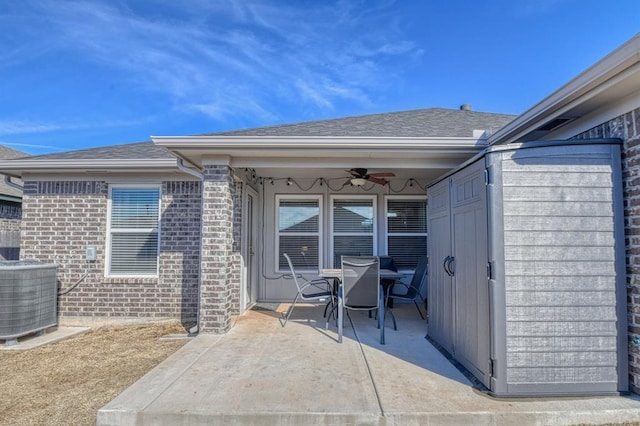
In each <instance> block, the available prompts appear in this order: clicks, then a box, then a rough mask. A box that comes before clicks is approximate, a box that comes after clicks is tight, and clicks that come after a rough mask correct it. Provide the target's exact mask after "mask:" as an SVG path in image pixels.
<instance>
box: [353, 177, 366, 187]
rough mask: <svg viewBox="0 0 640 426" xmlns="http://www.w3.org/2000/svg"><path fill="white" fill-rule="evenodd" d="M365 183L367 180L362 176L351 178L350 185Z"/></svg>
mask: <svg viewBox="0 0 640 426" xmlns="http://www.w3.org/2000/svg"><path fill="white" fill-rule="evenodd" d="M365 183H367V180H366V179H363V178H353V179H351V185H355V186H362V185H364V184H365Z"/></svg>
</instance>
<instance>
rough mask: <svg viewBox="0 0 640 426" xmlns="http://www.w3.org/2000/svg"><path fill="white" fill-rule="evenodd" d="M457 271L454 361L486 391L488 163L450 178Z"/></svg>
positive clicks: (487, 384) (488, 335)
mask: <svg viewBox="0 0 640 426" xmlns="http://www.w3.org/2000/svg"><path fill="white" fill-rule="evenodd" d="M451 229H452V234H451V239H452V243H453V251H452V253H453V257H454V264H453V268H451V269H453V271H454V278H453V283H454V295H453V296H454V297H453V300H454V324H455V326H454V327H455V332H454V351H453V354H454V357H455V358H456V359H457V360H458V361H460V362H461V363H462V364H463V365H464V366H465V367H466V368H467V369H468V370H469V371H470V372H471V373H472V374H473V375H474V376H476V378H478V379H479V380H480V381H482V382H483V383H484V384H485V385H486V386H487V387H488V386H489V385H490V383H489V378H490V377H489V357H490V339H491V336H490V328H489V285H488V277H487V260H488V248H487V203H486V186H485V183H484V162H483V161H478V162H476V163H474V164H472V165H470V166H469V167H467V168H465V169H463V170H461V171H460V172H458V173H456V174H455V175H453V176H452V178H451Z"/></svg>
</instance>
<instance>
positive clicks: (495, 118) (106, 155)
mask: <svg viewBox="0 0 640 426" xmlns="http://www.w3.org/2000/svg"><path fill="white" fill-rule="evenodd" d="M515 117H516V116H515V115H507V114H491V113H486V112H476V111H461V110H453V109H444V108H428V109H418V110H413V111H401V112H387V113H381V114H370V115H361V116H355V117H346V118H335V119H330V120H319V121H308V122H304V123H295V124H283V125H277V126H268V127H257V128H252V129H244V130H236V131H228V132H217V133H206V134H205V135H206V136H344V137H350V136H383V137H472V136H473V131H474V130H490V131H495V130H497V129H499V128H500V127H502V126H504V125H505V124H507V123H508V122H510V121H511V120H513V119H514V118H515ZM31 158H33V159H34V160H101V159H114V160H117V159H128V160H131V159H141V160H145V159H171V158H174V157H173V156H172V155H171V154H170V153H169V152H168V151H167V150H166V149H164V148H161V147H159V146H156V145H155V144H154V143H153V142H137V143H131V144H124V145H111V146H105V147H99V148H89V149H81V150H76V151H66V152H59V153H53V154H44V155H38V156H33V157H31Z"/></svg>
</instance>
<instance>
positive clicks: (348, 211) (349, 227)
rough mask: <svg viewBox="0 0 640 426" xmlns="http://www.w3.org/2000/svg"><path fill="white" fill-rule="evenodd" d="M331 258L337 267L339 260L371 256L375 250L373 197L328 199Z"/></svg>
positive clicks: (360, 196)
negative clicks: (329, 204)
mask: <svg viewBox="0 0 640 426" xmlns="http://www.w3.org/2000/svg"><path fill="white" fill-rule="evenodd" d="M330 229H331V257H332V262H333V267H334V268H338V267H340V264H341V262H340V257H341V256H370V255H373V254H374V253H376V252H377V248H376V240H377V239H376V229H377V224H376V197H375V195H374V196H370V195H335V196H332V197H331V227H330Z"/></svg>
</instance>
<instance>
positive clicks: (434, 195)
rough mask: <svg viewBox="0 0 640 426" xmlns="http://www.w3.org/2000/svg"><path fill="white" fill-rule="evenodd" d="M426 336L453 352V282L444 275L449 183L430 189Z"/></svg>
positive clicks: (447, 251)
mask: <svg viewBox="0 0 640 426" xmlns="http://www.w3.org/2000/svg"><path fill="white" fill-rule="evenodd" d="M427 206H428V209H429V212H428V214H427V218H428V221H429V226H428V229H429V238H428V241H427V242H428V248H427V254H428V256H429V268H428V274H429V277H428V279H429V294H428V299H427V300H428V307H429V337H430V338H431V339H433V340H434V341H436V342H437V343H438V344H439V345H440V346H442V347H443V348H444V349H445V350H446V351H447V352H449V353H452V352H453V339H452V337H453V300H452V280H451V277H450V276H449V275H447V273H446V272H445V269H444V264H445V261H446V260H447V259H448V258H449V256H451V217H450V199H449V180H448V179H447V180H444V181H442V182H440V183H439V184H437V185H434V186H433V187H431V188H429V194H428V202H427Z"/></svg>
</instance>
